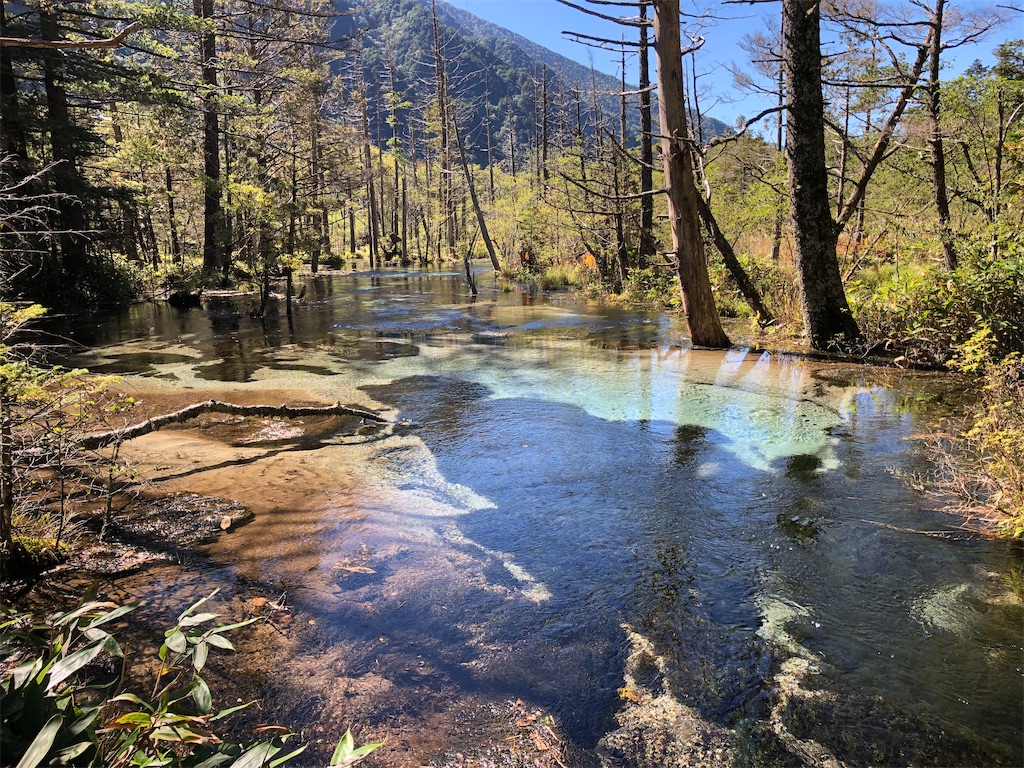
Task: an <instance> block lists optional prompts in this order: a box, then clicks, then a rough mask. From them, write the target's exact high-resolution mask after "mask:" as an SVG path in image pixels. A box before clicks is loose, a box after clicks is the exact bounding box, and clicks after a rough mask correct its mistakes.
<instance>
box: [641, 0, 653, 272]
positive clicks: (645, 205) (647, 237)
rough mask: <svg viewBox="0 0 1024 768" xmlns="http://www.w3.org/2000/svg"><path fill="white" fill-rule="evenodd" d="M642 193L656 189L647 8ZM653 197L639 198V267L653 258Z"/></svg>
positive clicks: (643, 18)
mask: <svg viewBox="0 0 1024 768" xmlns="http://www.w3.org/2000/svg"><path fill="white" fill-rule="evenodd" d="M639 5H640V21H641V26H640V64H639V67H640V192H641V193H649V192H651V191H652V190H653V189H654V171H653V166H654V139H653V133H654V130H653V129H654V125H653V121H652V118H651V92H650V87H651V64H650V45H649V42H648V39H647V24H646V21H647V6H648V5H649V3H646V2H641V3H640V4H639ZM655 250H656V249H655V242H654V195H651V194H645V195H644V197H641V198H640V248H639V252H638V254H637V255H638V258H639V262H640V263H639V266H640V267H641V268H642V267H645V266H647V259H648V258H649V257H651V256H653V255H654V252H655Z"/></svg>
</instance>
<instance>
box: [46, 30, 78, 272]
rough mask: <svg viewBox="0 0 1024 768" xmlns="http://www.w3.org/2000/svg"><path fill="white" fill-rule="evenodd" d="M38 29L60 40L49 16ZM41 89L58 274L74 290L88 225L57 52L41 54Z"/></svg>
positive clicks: (59, 54)
mask: <svg viewBox="0 0 1024 768" xmlns="http://www.w3.org/2000/svg"><path fill="white" fill-rule="evenodd" d="M39 25H40V32H41V33H42V36H43V39H44V40H51V41H53V40H59V39H60V27H59V25H58V23H57V17H56V16H55V15H54V14H53V13H40V14H39ZM43 87H44V91H45V93H46V118H47V130H48V131H49V133H50V149H51V152H52V159H53V162H54V169H53V188H54V189H55V190H56V191H57V192H59V193H61V197H60V198H59V199H58V200H57V204H56V208H57V218H58V221H57V226H56V229H57V231H58V232H60V235H59V238H58V242H59V243H60V257H61V270H62V271H63V273H64V276H65V279H66V280H67V284H68V285H69V286H74V285H76V284H77V282H78V280H79V278H80V277H81V276H82V274H83V272H84V269H85V260H86V253H87V250H86V246H87V232H86V230H87V228H88V222H87V220H86V216H85V207H84V203H83V200H82V199H81V195H82V193H83V192H84V191H85V190H84V189H83V184H82V179H81V177H80V176H79V174H78V168H77V167H76V165H75V160H76V157H77V153H76V152H75V147H74V144H73V142H72V135H73V132H74V129H73V127H72V125H71V115H70V112H69V110H68V95H67V91H66V90H65V88H64V55H63V54H62V53H61V52H60V51H54V50H44V52H43Z"/></svg>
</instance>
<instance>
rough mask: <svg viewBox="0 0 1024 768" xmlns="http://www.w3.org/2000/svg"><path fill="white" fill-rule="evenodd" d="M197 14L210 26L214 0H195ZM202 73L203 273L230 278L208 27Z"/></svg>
mask: <svg viewBox="0 0 1024 768" xmlns="http://www.w3.org/2000/svg"><path fill="white" fill-rule="evenodd" d="M193 10H194V12H195V15H196V16H198V17H199V18H200V19H203V21H205V22H207V23H210V22H211V21H212V19H213V0H193ZM199 59H200V70H201V73H202V80H203V100H202V101H203V106H202V111H203V190H204V193H203V274H204V275H207V276H208V277H209V276H212V275H215V274H218V273H220V274H223V275H224V276H225V278H226V276H227V268H228V264H227V253H226V248H225V245H226V243H225V242H224V237H223V232H222V231H221V228H222V225H223V219H224V211H223V209H222V207H221V196H220V192H221V184H220V126H219V124H218V118H217V106H216V95H217V35H216V33H215V32H214V31H213V27H212V26H209V27H206V28H205V30H204V31H203V32H202V33H201V34H200V36H199Z"/></svg>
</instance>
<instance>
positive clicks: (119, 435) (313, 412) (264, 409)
mask: <svg viewBox="0 0 1024 768" xmlns="http://www.w3.org/2000/svg"><path fill="white" fill-rule="evenodd" d="M204 413H228V414H231V415H234V416H264V417H265V416H278V417H280V418H285V419H296V418H300V417H303V416H358V417H359V418H361V419H367V420H369V421H374V422H377V423H378V424H387V423H389V422H388V420H387V419H385V418H384V417H383V416H381V415H379V414H376V413H374V412H373V411H366V410H363V409H362V408H351V407H349V406H347V405H342V404H341V403H335V404H334V405H326V406H298V407H293V406H288V405H236V404H235V403H224V402H221V401H220V400H206V401H205V402H202V403H196V404H195V405H190V406H187V407H185V408H182V409H181V410H180V411H175V412H174V413H165V414H163V415H161V416H154V417H153V418H151V419H146V420H145V421H142V422H139V423H138V424H134V425H132V426H129V427H124V428H122V429H112V430H110V431H109V432H99V433H97V434H94V435H89V436H88V437H86V438H83V439H82V440H81V441H80V442H79V446H80V447H82V448H84V449H86V450H90V451H91V450H96V449H97V448H103V447H104V446H107V445H112V444H114V443H123V442H125V441H126V440H133V439H135V438H136V437H142V436H143V435H148V434H149V433H150V432H155V431H156V430H158V429H160V428H162V427H166V426H167V425H168V424H179V423H181V422H183V421H188V420H189V419H194V418H196V417H197V416H202V415H203V414H204Z"/></svg>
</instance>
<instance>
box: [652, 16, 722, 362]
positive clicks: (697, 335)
mask: <svg viewBox="0 0 1024 768" xmlns="http://www.w3.org/2000/svg"><path fill="white" fill-rule="evenodd" d="M654 35H655V44H654V45H655V51H656V53H657V60H658V111H659V113H660V115H659V116H660V118H661V153H662V157H663V159H664V164H665V180H666V183H667V186H668V208H669V221H670V222H671V226H672V247H673V248H674V249H675V253H676V267H677V272H678V275H679V287H680V291H681V292H682V297H683V305H684V308H685V310H686V321H687V324H688V325H689V328H690V339H691V341H692V342H693V345H694V346H697V347H712V348H724V347H728V346H729V337H728V336H727V335H726V334H725V331H724V330H723V329H722V323H721V321H720V319H719V317H718V310H717V308H716V307H715V297H714V295H713V294H712V292H711V281H710V279H709V278H708V268H707V261H706V259H705V256H704V242H703V240H702V238H701V233H700V222H699V220H698V217H697V188H696V187H695V186H694V177H693V163H692V161H691V159H690V147H689V146H688V144H687V141H688V139H689V134H688V132H687V127H686V106H685V104H684V102H683V61H682V50H681V46H680V42H679V0H655V2H654Z"/></svg>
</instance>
